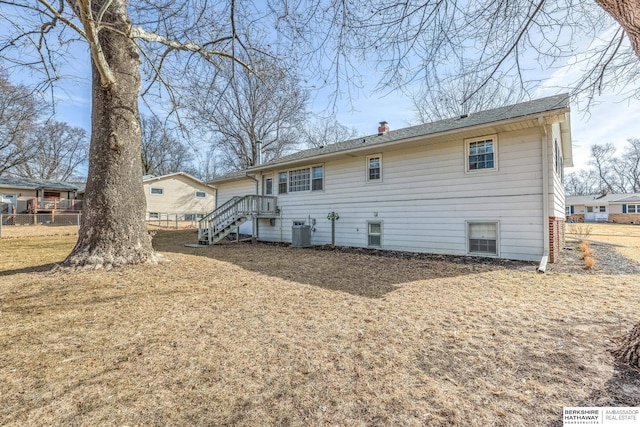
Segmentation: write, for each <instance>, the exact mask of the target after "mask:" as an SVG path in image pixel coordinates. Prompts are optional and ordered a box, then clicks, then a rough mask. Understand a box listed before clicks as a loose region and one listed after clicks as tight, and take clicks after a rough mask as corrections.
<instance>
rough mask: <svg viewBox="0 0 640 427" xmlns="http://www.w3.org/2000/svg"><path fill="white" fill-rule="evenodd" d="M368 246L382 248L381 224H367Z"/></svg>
mask: <svg viewBox="0 0 640 427" xmlns="http://www.w3.org/2000/svg"><path fill="white" fill-rule="evenodd" d="M367 238H368V242H367V244H368V246H369V247H370V248H381V247H382V222H370V223H368V224H367Z"/></svg>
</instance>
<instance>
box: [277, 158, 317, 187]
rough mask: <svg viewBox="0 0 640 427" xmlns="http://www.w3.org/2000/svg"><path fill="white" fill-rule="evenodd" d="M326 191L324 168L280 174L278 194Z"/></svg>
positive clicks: (314, 167)
mask: <svg viewBox="0 0 640 427" xmlns="http://www.w3.org/2000/svg"><path fill="white" fill-rule="evenodd" d="M323 189H324V166H323V165H316V166H310V167H306V168H301V169H292V170H290V171H288V172H280V173H279V174H278V192H279V193H280V194H284V193H287V192H289V193H298V192H301V191H322V190H323Z"/></svg>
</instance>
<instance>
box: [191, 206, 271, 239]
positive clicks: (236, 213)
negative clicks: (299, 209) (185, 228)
mask: <svg viewBox="0 0 640 427" xmlns="http://www.w3.org/2000/svg"><path fill="white" fill-rule="evenodd" d="M276 210H277V207H276V197H274V196H258V195H247V196H244V197H239V196H236V197H233V198H231V199H229V200H228V201H227V202H226V203H224V204H223V205H221V206H220V207H218V208H217V209H215V210H214V211H212V212H210V213H209V214H207V215H206V216H204V217H203V218H202V219H200V221H199V222H198V241H202V240H203V238H204V233H205V230H207V231H208V235H207V240H208V242H209V244H211V243H212V242H213V239H214V235H216V234H217V233H218V232H219V231H221V230H223V229H224V228H226V227H228V226H229V225H230V224H232V223H233V222H234V221H236V220H237V219H239V218H241V217H245V218H246V217H249V216H258V215H269V216H271V215H275V214H276Z"/></svg>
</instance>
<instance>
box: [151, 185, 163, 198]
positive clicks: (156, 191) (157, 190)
mask: <svg viewBox="0 0 640 427" xmlns="http://www.w3.org/2000/svg"><path fill="white" fill-rule="evenodd" d="M149 193H150V194H152V195H155V196H162V195H163V194H164V188H160V187H151V188H149Z"/></svg>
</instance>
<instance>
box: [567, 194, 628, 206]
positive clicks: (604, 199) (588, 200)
mask: <svg viewBox="0 0 640 427" xmlns="http://www.w3.org/2000/svg"><path fill="white" fill-rule="evenodd" d="M635 202H640V193H626V194H616V193H609V194H606V195H604V196H603V195H601V194H594V195H590V196H567V197H566V199H565V205H567V206H569V205H593V206H597V205H598V203H635Z"/></svg>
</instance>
